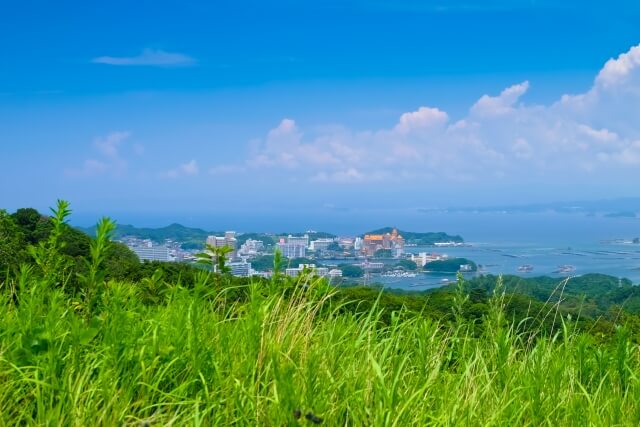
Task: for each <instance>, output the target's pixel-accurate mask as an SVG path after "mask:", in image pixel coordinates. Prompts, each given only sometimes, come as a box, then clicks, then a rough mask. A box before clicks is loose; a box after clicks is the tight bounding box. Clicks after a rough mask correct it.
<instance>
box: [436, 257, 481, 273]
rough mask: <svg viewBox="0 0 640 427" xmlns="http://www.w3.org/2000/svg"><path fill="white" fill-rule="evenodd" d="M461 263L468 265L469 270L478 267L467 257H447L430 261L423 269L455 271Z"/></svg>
mask: <svg viewBox="0 0 640 427" xmlns="http://www.w3.org/2000/svg"><path fill="white" fill-rule="evenodd" d="M462 265H469V266H470V268H471V270H470V271H476V270H477V269H478V266H477V265H476V263H475V262H473V261H471V260H470V259H467V258H449V259H443V260H439V261H431V262H429V263H427V264H426V265H425V266H424V269H425V270H427V271H431V272H434V273H456V272H457V271H458V270H460V266H462Z"/></svg>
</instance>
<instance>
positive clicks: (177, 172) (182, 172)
mask: <svg viewBox="0 0 640 427" xmlns="http://www.w3.org/2000/svg"><path fill="white" fill-rule="evenodd" d="M199 172H200V168H199V167H198V162H196V161H195V160H191V161H188V162H186V163H182V164H181V165H179V166H178V167H177V168H175V169H171V170H170V171H168V172H167V176H168V177H169V178H178V177H181V176H193V175H198V173H199Z"/></svg>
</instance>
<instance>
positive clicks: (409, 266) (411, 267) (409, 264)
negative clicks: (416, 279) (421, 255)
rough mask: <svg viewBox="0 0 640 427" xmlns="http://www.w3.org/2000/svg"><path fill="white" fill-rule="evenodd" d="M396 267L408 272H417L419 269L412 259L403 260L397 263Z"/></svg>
mask: <svg viewBox="0 0 640 427" xmlns="http://www.w3.org/2000/svg"><path fill="white" fill-rule="evenodd" d="M395 267H396V268H397V267H400V268H402V269H404V270H408V271H415V270H417V269H418V264H416V263H415V262H414V261H411V260H410V259H401V260H400V261H398V262H397V263H396V265H395Z"/></svg>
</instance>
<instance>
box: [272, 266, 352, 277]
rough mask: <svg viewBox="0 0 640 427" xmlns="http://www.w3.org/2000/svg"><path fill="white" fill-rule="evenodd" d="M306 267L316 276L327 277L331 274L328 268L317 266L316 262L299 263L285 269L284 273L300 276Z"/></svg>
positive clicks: (290, 275)
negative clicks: (295, 266) (296, 265)
mask: <svg viewBox="0 0 640 427" xmlns="http://www.w3.org/2000/svg"><path fill="white" fill-rule="evenodd" d="M305 269H306V270H309V271H311V273H313V274H314V275H315V276H319V277H327V276H328V275H329V269H328V268H326V267H316V265H315V264H298V267H297V268H287V269H285V271H284V274H285V275H287V276H289V277H298V276H299V275H300V274H301V273H302V272H303V271H304V270H305ZM341 273H342V272H341Z"/></svg>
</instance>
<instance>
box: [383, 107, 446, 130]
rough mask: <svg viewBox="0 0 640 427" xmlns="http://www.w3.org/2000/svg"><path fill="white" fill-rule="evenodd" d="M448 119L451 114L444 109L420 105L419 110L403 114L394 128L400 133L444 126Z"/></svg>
mask: <svg viewBox="0 0 640 427" xmlns="http://www.w3.org/2000/svg"><path fill="white" fill-rule="evenodd" d="M448 119H449V116H448V115H447V113H445V112H444V111H440V110H438V109H437V108H429V107H420V108H418V111H412V112H410V113H404V114H403V115H401V116H400V121H399V123H398V124H397V125H396V127H395V128H394V129H395V131H396V132H399V133H408V132H411V131H412V130H416V129H424V128H429V127H433V126H442V125H444V124H445V123H446V122H447V120H448Z"/></svg>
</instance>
